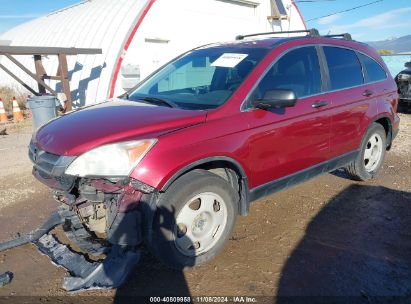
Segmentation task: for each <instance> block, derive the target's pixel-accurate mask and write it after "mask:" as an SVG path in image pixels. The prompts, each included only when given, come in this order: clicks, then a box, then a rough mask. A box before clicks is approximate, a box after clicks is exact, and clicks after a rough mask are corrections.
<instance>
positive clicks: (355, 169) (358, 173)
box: [346, 123, 387, 181]
mask: <svg viewBox="0 0 411 304" xmlns="http://www.w3.org/2000/svg"><path fill="white" fill-rule="evenodd" d="M386 147H387V135H386V133H385V129H384V128H383V126H381V125H380V124H378V123H373V124H372V125H371V127H370V128H368V130H367V132H366V134H365V136H364V139H363V141H362V143H361V148H360V153H359V154H358V156H357V158H356V159H355V160H354V161H352V162H351V163H350V164H349V165H348V166H347V167H346V170H347V172H348V173H349V174H350V175H351V177H352V178H353V179H354V180H359V181H365V180H369V179H372V178H374V177H375V176H376V175H377V174H378V172H379V170H380V168H381V166H382V164H383V162H384V157H385V151H386Z"/></svg>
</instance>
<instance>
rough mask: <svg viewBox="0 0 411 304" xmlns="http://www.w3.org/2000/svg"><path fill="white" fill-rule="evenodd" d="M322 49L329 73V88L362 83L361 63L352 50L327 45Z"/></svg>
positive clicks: (347, 86) (333, 88) (346, 86)
mask: <svg viewBox="0 0 411 304" xmlns="http://www.w3.org/2000/svg"><path fill="white" fill-rule="evenodd" d="M323 49H324V54H325V58H326V60H327V65H328V71H329V75H330V89H331V90H340V89H345V88H350V87H354V86H358V85H362V84H364V77H363V73H362V68H361V64H360V62H359V60H358V57H357V54H356V53H355V52H354V51H352V50H349V49H344V48H340V47H328V46H325V47H324V48H323Z"/></svg>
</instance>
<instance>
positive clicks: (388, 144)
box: [365, 114, 393, 150]
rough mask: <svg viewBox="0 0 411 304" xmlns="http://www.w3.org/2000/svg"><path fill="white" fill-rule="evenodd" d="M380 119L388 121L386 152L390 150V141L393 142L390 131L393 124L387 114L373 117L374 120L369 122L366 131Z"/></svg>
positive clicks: (391, 131)
mask: <svg viewBox="0 0 411 304" xmlns="http://www.w3.org/2000/svg"><path fill="white" fill-rule="evenodd" d="M382 118H384V119H387V120H388V132H387V150H389V149H390V148H391V144H392V141H393V130H392V129H393V128H392V125H393V122H392V119H391V117H390V116H389V115H388V114H380V115H377V116H376V117H374V118H373V119H372V120H371V122H370V123H369V125H368V127H367V130H368V128H369V127H370V126H371V124H372V123H374V122H377V121H378V120H380V119H382ZM384 128H385V127H384ZM365 132H366V130H365Z"/></svg>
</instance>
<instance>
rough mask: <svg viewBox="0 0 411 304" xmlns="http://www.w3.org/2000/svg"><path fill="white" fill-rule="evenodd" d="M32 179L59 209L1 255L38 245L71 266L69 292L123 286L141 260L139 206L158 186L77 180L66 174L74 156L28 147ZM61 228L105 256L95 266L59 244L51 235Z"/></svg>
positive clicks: (66, 285) (91, 251) (120, 180)
mask: <svg viewBox="0 0 411 304" xmlns="http://www.w3.org/2000/svg"><path fill="white" fill-rule="evenodd" d="M29 157H30V159H31V161H32V162H33V164H34V166H33V175H34V176H35V177H36V178H37V179H38V180H39V181H40V182H42V183H44V184H45V185H47V186H49V187H50V188H51V189H53V191H54V198H55V200H56V201H58V202H59V203H60V205H61V206H60V208H59V210H58V211H57V212H56V213H54V214H53V215H52V217H51V218H50V220H49V221H48V222H47V223H45V224H44V225H43V226H42V227H41V228H40V229H37V230H35V231H33V232H32V233H29V234H28V235H26V236H23V237H20V238H19V239H16V240H13V241H9V242H6V243H3V244H0V251H2V250H5V249H9V248H12V247H16V246H19V245H22V244H25V243H29V242H32V243H34V244H36V245H37V246H38V247H39V249H40V251H41V252H42V253H44V254H47V255H48V256H49V257H50V258H51V259H52V260H53V262H54V263H56V264H58V265H60V266H62V267H64V268H66V269H67V270H68V272H69V273H70V274H71V276H72V277H70V278H66V279H65V282H64V288H65V289H66V290H69V291H74V290H81V289H88V288H113V287H118V286H119V285H121V284H122V283H123V282H124V280H125V279H126V277H127V276H128V274H129V273H130V272H131V270H132V269H133V268H134V266H135V265H136V264H137V262H138V260H139V245H140V244H141V242H142V238H143V236H142V235H143V232H142V229H143V224H142V215H141V210H139V208H138V207H139V204H140V202H141V200H142V198H143V197H145V198H147V197H150V196H151V194H153V193H154V192H155V189H154V188H153V187H150V186H148V185H145V184H143V183H141V182H139V181H137V180H133V179H131V178H129V177H116V178H113V177H110V178H109V177H107V178H105V177H98V178H91V177H76V176H70V175H67V174H65V172H66V170H67V168H68V166H69V165H70V164H71V163H72V162H73V161H74V159H75V157H71V156H58V155H54V154H51V153H48V152H46V151H42V150H40V149H39V148H38V147H37V146H36V145H35V144H33V143H31V144H30V147H29ZM58 225H62V228H63V230H64V232H65V234H66V236H67V237H68V239H69V240H70V241H71V242H73V243H74V244H75V245H77V247H78V248H79V249H80V250H81V251H82V252H83V253H87V254H90V255H93V256H101V255H103V254H105V255H106V258H105V259H104V260H103V261H102V262H92V261H89V260H88V259H87V258H85V257H84V256H83V255H79V254H77V253H75V252H73V251H71V250H70V249H69V248H68V247H67V246H66V245H63V244H60V243H59V242H58V240H57V239H56V238H54V237H53V236H52V235H47V233H48V232H49V231H50V230H52V229H53V228H54V227H56V226H58Z"/></svg>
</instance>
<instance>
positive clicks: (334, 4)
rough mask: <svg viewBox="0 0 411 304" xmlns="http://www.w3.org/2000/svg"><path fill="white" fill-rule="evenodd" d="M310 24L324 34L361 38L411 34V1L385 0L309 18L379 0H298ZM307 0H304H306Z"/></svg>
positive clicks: (376, 38) (380, 38)
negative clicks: (341, 34)
mask: <svg viewBox="0 0 411 304" xmlns="http://www.w3.org/2000/svg"><path fill="white" fill-rule="evenodd" d="M295 1H296V3H297V5H298V7H299V8H300V10H301V13H302V14H303V16H304V19H305V20H306V21H307V27H315V28H318V29H319V30H320V31H321V33H328V32H329V31H331V33H334V34H335V33H343V32H349V33H351V34H352V35H353V36H354V38H355V39H357V40H361V41H376V40H384V39H387V38H390V37H401V36H405V35H411V0H383V1H381V2H378V3H375V4H372V5H369V6H365V7H362V8H359V9H356V10H353V11H349V12H346V13H341V14H337V15H333V16H330V17H325V18H322V19H318V20H314V21H308V20H309V19H313V18H316V17H320V16H325V15H329V14H331V13H334V12H338V11H342V10H345V9H349V8H352V7H356V6H361V5H365V4H367V3H370V2H374V1H375V0H311V1H313V2H299V1H301V0H295ZM303 1H304V0H303Z"/></svg>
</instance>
